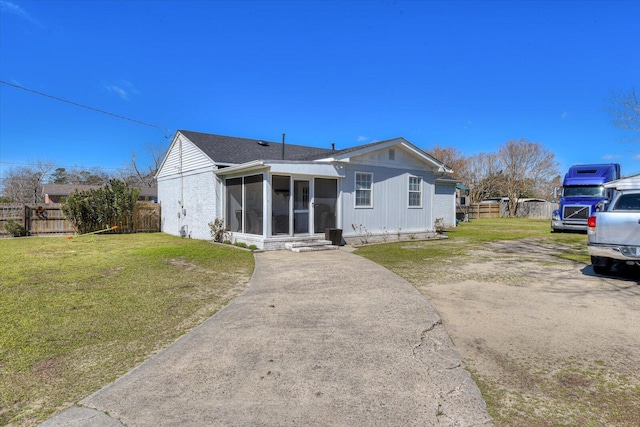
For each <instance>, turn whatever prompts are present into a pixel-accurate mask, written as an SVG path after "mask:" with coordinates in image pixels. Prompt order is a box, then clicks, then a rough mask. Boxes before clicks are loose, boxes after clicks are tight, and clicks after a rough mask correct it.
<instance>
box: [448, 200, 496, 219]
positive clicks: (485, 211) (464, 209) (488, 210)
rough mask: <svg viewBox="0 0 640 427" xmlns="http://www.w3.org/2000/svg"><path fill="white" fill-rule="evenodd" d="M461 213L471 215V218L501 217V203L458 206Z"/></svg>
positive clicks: (458, 212) (458, 211)
mask: <svg viewBox="0 0 640 427" xmlns="http://www.w3.org/2000/svg"><path fill="white" fill-rule="evenodd" d="M459 214H462V215H469V219H478V218H500V203H472V204H471V205H469V206H458V208H457V216H458V215H459Z"/></svg>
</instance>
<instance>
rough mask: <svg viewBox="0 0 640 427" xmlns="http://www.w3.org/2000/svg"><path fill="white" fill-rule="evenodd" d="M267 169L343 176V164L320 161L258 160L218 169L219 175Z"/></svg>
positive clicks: (283, 172) (290, 173) (298, 173)
mask: <svg viewBox="0 0 640 427" xmlns="http://www.w3.org/2000/svg"><path fill="white" fill-rule="evenodd" d="M264 170H267V171H269V173H271V174H283V175H306V176H320V177H332V178H340V177H342V176H343V173H341V171H342V170H343V168H342V166H341V165H335V164H332V163H324V162H322V163H318V162H292V161H278V160H256V161H253V162H247V163H243V164H240V165H235V166H230V167H226V168H222V169H218V170H216V171H215V172H214V173H215V174H216V175H218V176H228V175H244V174H247V173H252V172H258V171H264Z"/></svg>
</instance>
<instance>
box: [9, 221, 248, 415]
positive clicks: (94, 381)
mask: <svg viewBox="0 0 640 427" xmlns="http://www.w3.org/2000/svg"><path fill="white" fill-rule="evenodd" d="M252 271H253V255H252V254H251V252H247V251H241V250H238V249H235V248H231V247H225V246H220V245H213V244H211V243H207V242H204V241H196V240H188V239H180V238H176V237H172V236H168V235H164V234H159V233H158V234H130V235H98V236H94V237H91V236H82V237H79V238H73V239H67V238H64V237H59V238H21V239H7V240H2V241H0V275H1V276H2V280H0V295H1V298H0V319H2V320H1V321H0V374H1V377H2V381H0V425H7V424H9V425H12V424H13V425H34V424H36V423H38V422H39V421H43V420H44V419H45V418H47V417H48V416H50V415H51V414H52V413H53V412H54V411H56V410H57V409H59V408H62V407H65V406H68V405H69V404H71V403H74V402H76V401H77V400H80V399H81V398H83V397H86V396H87V395H88V394H90V393H92V392H93V391H96V390H98V389H99V388H101V387H102V386H104V385H106V384H108V383H109V382H111V381H113V380H114V379H116V378H117V377H119V376H121V375H122V374H124V373H125V372H127V371H129V370H130V369H131V368H133V367H134V366H136V365H138V364H139V363H140V362H142V361H143V360H145V359H146V358H148V357H149V356H150V355H151V354H152V353H154V352H157V351H158V350H160V349H161V348H163V347H166V346H167V345H168V344H170V343H171V342H172V341H174V340H175V339H176V338H178V337H179V336H181V335H183V334H184V333H185V332H186V331H188V330H189V329H191V328H193V327H195V326H196V325H198V324H199V323H201V322H202V321H203V320H204V319H206V318H208V317H209V316H211V315H212V314H213V313H215V312H216V311H218V310H219V309H220V308H222V307H224V306H225V305H226V304H227V303H228V302H229V301H231V300H232V299H233V298H234V297H235V296H236V295H238V294H239V293H240V292H242V290H244V288H245V286H246V285H247V284H248V282H249V279H250V276H251V273H252Z"/></svg>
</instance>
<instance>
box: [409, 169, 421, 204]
mask: <svg viewBox="0 0 640 427" xmlns="http://www.w3.org/2000/svg"><path fill="white" fill-rule="evenodd" d="M409 207H410V208H421V207H422V178H420V177H419V176H410V177H409Z"/></svg>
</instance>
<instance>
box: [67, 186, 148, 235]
mask: <svg viewBox="0 0 640 427" xmlns="http://www.w3.org/2000/svg"><path fill="white" fill-rule="evenodd" d="M139 195H140V192H139V191H138V190H137V189H135V188H131V187H129V185H128V184H127V183H126V182H124V181H120V180H117V179H112V180H110V181H109V184H107V185H105V186H104V187H102V188H98V189H96V190H88V191H78V190H76V191H75V192H73V193H71V194H70V195H69V196H67V198H66V199H65V202H64V203H63V204H62V212H63V213H64V215H65V217H66V218H67V220H68V221H69V222H70V223H71V224H72V225H73V227H74V228H75V229H76V231H77V232H78V233H81V234H82V233H90V232H93V231H98V230H102V229H105V228H109V227H112V226H113V225H115V224H118V230H119V231H120V232H125V233H126V232H131V231H132V230H133V213H134V209H135V205H136V200H137V199H138V196H139Z"/></svg>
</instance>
